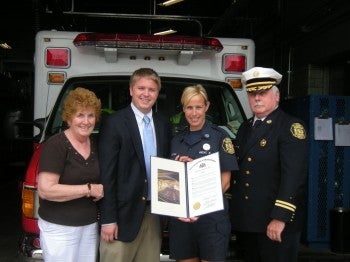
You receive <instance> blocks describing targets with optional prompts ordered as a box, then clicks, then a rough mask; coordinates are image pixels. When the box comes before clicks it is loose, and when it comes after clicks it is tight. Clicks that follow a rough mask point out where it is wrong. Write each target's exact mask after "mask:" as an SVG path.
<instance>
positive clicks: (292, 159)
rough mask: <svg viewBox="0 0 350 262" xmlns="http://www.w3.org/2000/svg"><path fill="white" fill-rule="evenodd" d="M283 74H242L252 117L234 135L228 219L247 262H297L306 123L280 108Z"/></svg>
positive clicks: (263, 70) (256, 71) (270, 71)
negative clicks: (235, 161)
mask: <svg viewBox="0 0 350 262" xmlns="http://www.w3.org/2000/svg"><path fill="white" fill-rule="evenodd" d="M281 79H282V75H280V74H279V73H278V72H276V71H275V70H274V69H271V68H262V67H255V68H252V69H250V70H248V71H246V72H244V73H243V74H242V83H243V85H244V86H245V87H246V91H247V94H248V101H249V105H250V108H251V110H252V112H253V114H254V117H252V118H251V119H248V120H247V121H246V122H244V123H243V124H242V125H241V126H240V128H239V130H238V133H237V140H236V142H235V145H236V147H237V148H236V156H237V158H238V163H239V171H235V172H234V173H233V176H232V183H231V185H232V186H231V191H232V201H231V219H232V227H233V229H234V230H235V231H236V234H237V240H238V244H239V247H241V248H242V250H243V254H244V259H245V260H244V261H246V262H263V261H265V262H288V261H290V262H292V261H293V262H296V261H297V256H298V247H299V239H300V235H301V230H302V225H303V224H304V216H305V206H304V204H305V201H306V199H305V190H306V181H307V163H308V155H309V143H308V138H307V132H306V130H305V125H304V124H303V123H302V122H301V120H299V119H296V118H294V117H292V116H290V115H287V114H286V113H285V112H283V111H282V110H281V109H280V108H279V107H278V105H279V100H280V93H279V90H278V88H277V86H276V85H277V84H279V83H280V81H281Z"/></svg>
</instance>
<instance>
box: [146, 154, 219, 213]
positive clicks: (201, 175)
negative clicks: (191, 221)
mask: <svg viewBox="0 0 350 262" xmlns="http://www.w3.org/2000/svg"><path fill="white" fill-rule="evenodd" d="M223 208H224V205H223V193H222V186H221V171H220V161H219V153H218V152H217V153H214V154H211V155H206V156H203V157H201V158H197V159H195V160H193V161H191V162H180V161H176V160H171V159H166V158H160V157H151V212H152V213H154V214H160V215H166V216H174V217H195V216H200V215H203V214H207V213H210V212H215V211H218V210H222V209H223Z"/></svg>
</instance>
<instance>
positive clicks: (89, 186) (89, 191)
mask: <svg viewBox="0 0 350 262" xmlns="http://www.w3.org/2000/svg"><path fill="white" fill-rule="evenodd" d="M86 185H87V187H88V193H87V195H86V197H90V196H91V184H90V183H87V184H86Z"/></svg>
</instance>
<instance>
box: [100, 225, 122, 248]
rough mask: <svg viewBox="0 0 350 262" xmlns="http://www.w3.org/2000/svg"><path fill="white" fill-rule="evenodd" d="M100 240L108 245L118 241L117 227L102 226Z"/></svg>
mask: <svg viewBox="0 0 350 262" xmlns="http://www.w3.org/2000/svg"><path fill="white" fill-rule="evenodd" d="M101 238H102V239H103V240H104V241H106V242H108V243H110V242H113V241H114V240H116V239H118V225H117V224H111V225H102V226H101Z"/></svg>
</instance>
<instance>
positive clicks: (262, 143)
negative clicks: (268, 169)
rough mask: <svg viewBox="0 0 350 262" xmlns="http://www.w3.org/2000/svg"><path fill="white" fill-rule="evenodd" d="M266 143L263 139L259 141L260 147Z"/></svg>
mask: <svg viewBox="0 0 350 262" xmlns="http://www.w3.org/2000/svg"><path fill="white" fill-rule="evenodd" d="M266 143H267V141H266V140H265V139H261V140H260V146H262V147H264V146H266Z"/></svg>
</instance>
